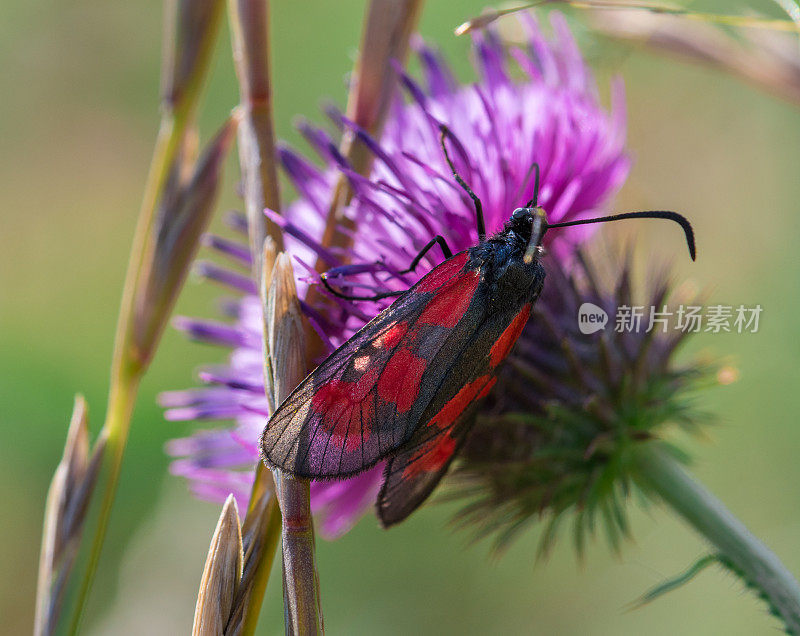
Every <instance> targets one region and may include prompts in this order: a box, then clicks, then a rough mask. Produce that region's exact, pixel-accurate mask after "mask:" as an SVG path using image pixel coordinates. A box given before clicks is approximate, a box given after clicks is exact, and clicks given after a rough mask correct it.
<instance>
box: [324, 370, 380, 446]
mask: <svg viewBox="0 0 800 636" xmlns="http://www.w3.org/2000/svg"><path fill="white" fill-rule="evenodd" d="M378 371H379V369H378V368H377V367H374V368H372V369H368V370H367V372H366V373H365V374H364V375H363V376H361V377H360V378H359V379H358V380H356V381H355V382H345V381H344V380H339V379H337V378H335V379H333V380H330V381H328V382H326V383H325V384H323V385H322V386H320V387H319V388H317V390H316V391H315V393H314V396H313V397H312V398H311V407H312V408H313V410H314V411H315V412H316V413H317V414H318V415H319V419H320V424H321V426H322V427H323V429H324V430H325V431H327V432H328V433H329V434H330V436H331V437H330V441H331V442H332V443H333V444H334V445H336V446H339V447H341V446H342V445H343V444H344V447H345V450H347V451H348V452H352V451H354V450H356V449H357V448H358V447H359V446H361V439H362V434H363V437H364V439H366V438H367V437H369V435H370V432H371V430H372V423H373V421H374V419H375V412H374V409H373V406H372V400H365V398H366V397H367V394H368V393H369V392H370V390H372V388H373V387H374V386H375V381H376V378H377V375H378ZM362 427H363V433H362Z"/></svg>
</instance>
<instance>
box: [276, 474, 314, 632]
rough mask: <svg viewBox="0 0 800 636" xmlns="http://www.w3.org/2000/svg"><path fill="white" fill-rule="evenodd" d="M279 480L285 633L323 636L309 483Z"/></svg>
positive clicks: (284, 477) (288, 479) (287, 478)
mask: <svg viewBox="0 0 800 636" xmlns="http://www.w3.org/2000/svg"><path fill="white" fill-rule="evenodd" d="M279 480H280V481H279V486H278V499H279V500H280V502H281V508H282V512H283V534H282V542H283V583H284V597H285V600H286V602H285V603H284V608H283V609H284V621H285V624H286V633H287V634H292V635H296V634H302V635H303V636H305V635H307V634H322V633H324V631H325V629H324V625H323V621H322V608H321V606H320V601H319V575H318V573H317V566H316V557H315V551H314V523H313V520H312V517H311V493H310V483H309V482H308V480H306V479H293V478H291V477H287V476H280V477H279Z"/></svg>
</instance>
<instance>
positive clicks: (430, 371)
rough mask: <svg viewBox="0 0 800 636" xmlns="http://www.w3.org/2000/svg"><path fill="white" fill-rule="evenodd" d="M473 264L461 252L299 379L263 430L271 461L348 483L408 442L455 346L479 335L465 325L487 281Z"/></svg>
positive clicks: (449, 363) (265, 453) (287, 468)
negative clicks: (481, 285) (477, 292)
mask: <svg viewBox="0 0 800 636" xmlns="http://www.w3.org/2000/svg"><path fill="white" fill-rule="evenodd" d="M468 258H469V254H468V252H460V253H459V254H456V255H455V256H453V257H452V258H451V259H449V260H447V261H445V262H444V263H442V264H441V265H439V266H438V267H436V268H434V269H433V270H431V271H430V272H429V273H428V274H427V275H426V276H424V277H423V278H422V279H420V281H419V282H418V283H417V284H416V285H415V286H414V287H412V288H411V289H410V290H409V291H408V292H407V293H406V294H404V295H403V296H401V297H400V298H399V299H398V300H397V301H395V303H393V304H392V305H391V306H390V307H388V308H387V309H386V310H384V311H383V312H382V313H380V314H379V315H378V316H377V317H376V318H375V319H373V320H372V321H371V322H369V323H368V324H367V325H365V326H364V327H363V328H362V329H361V330H360V331H359V332H358V333H356V334H355V335H354V336H353V337H352V338H350V340H348V341H347V342H345V343H344V344H343V345H342V346H341V347H339V349H337V350H336V351H335V352H334V353H333V354H331V355H330V356H329V357H328V358H327V359H326V360H325V361H324V362H323V363H322V364H321V365H320V366H319V367H318V368H317V369H316V370H315V371H314V372H312V373H311V374H310V375H309V376H308V377H306V378H305V379H304V380H303V381H302V382H301V383H300V385H299V386H298V387H297V388H296V389H295V390H294V391H293V392H292V393H291V394H290V395H289V397H288V398H287V399H286V400H285V401H284V402H283V403H282V404H281V405H280V406H279V407H278V409H277V410H276V411H275V413H274V414H273V415H272V417H271V418H270V421H269V423H268V424H267V427H266V428H265V430H264V433H263V434H262V437H261V453H262V457H263V458H264V460H265V461H266V462H267V463H268V464H270V465H271V466H274V467H277V468H280V469H282V470H285V471H287V472H289V473H291V474H294V475H296V476H299V477H305V478H312V479H313V478H342V477H347V476H349V475H354V474H356V473H359V472H361V471H363V470H366V469H367V468H369V467H371V466H373V465H374V464H375V463H377V462H378V461H380V460H381V459H383V458H385V457H387V456H388V455H390V454H391V453H393V452H394V451H395V450H397V449H398V448H399V447H401V446H402V445H403V444H405V443H406V442H408V441H409V439H410V438H411V436H412V434H413V433H414V431H415V430H416V428H417V427H418V426H419V422H420V421H421V419H422V416H423V414H424V411H425V408H426V407H427V405H428V403H429V402H430V401H431V399H432V398H433V396H434V394H435V391H436V388H437V387H438V378H437V377H436V376H437V375H438V374H440V373H441V372H442V371H441V370H442V369H447V368H449V367H450V366H452V359H453V358H454V357H456V355H457V353H456V352H457V351H458V350H459V349H460V348H459V347H456V346H455V345H454V343H455V341H456V340H458V339H459V338H462V337H463V336H462V335H461V334H468V333H470V332H472V331H473V330H474V329H473V327H472V326H470V325H469V324H462V323H465V320H466V318H467V316H468V314H469V313H470V312H468V309H469V307H470V303H471V301H472V299H473V296H474V294H475V290H476V289H477V286H478V284H479V281H480V268H470V267H469V266H468V265H467V261H468ZM462 319H463V320H462ZM456 327H458V328H456ZM448 346H449V347H450V348H451V349H452V351H451V352H448Z"/></svg>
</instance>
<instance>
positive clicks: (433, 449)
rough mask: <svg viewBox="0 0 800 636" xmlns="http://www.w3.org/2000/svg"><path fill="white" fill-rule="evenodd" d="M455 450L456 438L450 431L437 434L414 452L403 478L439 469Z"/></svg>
mask: <svg viewBox="0 0 800 636" xmlns="http://www.w3.org/2000/svg"><path fill="white" fill-rule="evenodd" d="M455 452H456V440H455V439H453V438H452V437H451V436H450V434H449V433H442V434H441V435H437V436H436V437H435V438H434V439H432V440H431V441H429V442H428V443H426V444H425V445H424V446H423V447H422V448H420V449H419V450H418V451H417V452H416V453H414V455H413V456H412V457H411V459H410V460H409V462H408V465H407V466H406V468H405V470H404V471H403V478H404V479H412V478H414V477H416V476H418V475H419V474H420V473H423V472H435V471H439V470H441V469H442V468H443V467H444V466H445V465H446V464H447V462H449V461H450V458H451V457H452V456H453V453H455Z"/></svg>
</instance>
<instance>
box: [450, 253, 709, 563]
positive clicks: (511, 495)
mask: <svg viewBox="0 0 800 636" xmlns="http://www.w3.org/2000/svg"><path fill="white" fill-rule="evenodd" d="M595 260H596V259H588V258H586V256H585V254H584V252H583V251H579V252H577V253H576V255H575V258H574V260H573V261H571V264H570V266H569V268H565V267H564V265H563V264H557V263H555V262H553V261H550V263H549V264H550V267H549V269H548V281H547V285H546V286H545V290H544V292H543V293H542V297H541V299H540V301H539V303H538V304H537V305H536V307H535V309H534V312H533V316H532V319H531V321H530V322H529V323H528V326H527V328H526V329H525V331H524V332H523V334H522V336H521V338H520V341H519V343H518V346H517V348H516V349H515V351H514V352H513V353H512V355H511V357H510V358H509V360H508V364H507V365H506V367H505V369H504V371H503V373H501V375H500V379H499V381H498V386H497V390H496V391H495V392H493V394H492V396H491V398H490V402H489V403H488V404H487V406H486V408H485V409H484V411H483V412H482V413H481V414H480V415H479V416H478V420H477V423H476V426H475V428H474V430H473V433H472V435H471V436H470V438H469V440H468V442H467V444H466V445H465V447H464V449H463V450H462V453H461V462H460V463H459V464H458V467H457V470H456V471H455V473H454V475H453V477H452V479H451V485H452V488H451V490H450V491H449V493H448V497H449V498H452V499H457V500H459V501H460V502H461V503H462V504H463V507H462V508H461V510H460V511H459V512H458V513H457V516H456V518H455V520H454V521H455V523H456V524H457V525H459V526H463V527H466V528H468V529H470V530H471V531H472V532H473V533H474V534H475V536H476V537H484V536H492V537H493V542H494V546H495V548H497V549H502V548H504V547H505V546H507V545H508V543H509V542H510V541H511V540H512V539H513V538H515V537H516V536H517V535H518V534H519V533H520V532H521V531H522V530H523V529H524V528H526V527H528V526H529V525H530V524H531V523H533V522H538V521H541V520H545V521H546V523H545V527H544V530H543V531H542V535H541V543H540V550H539V553H540V555H542V556H543V555H546V554H547V553H548V552H549V550H550V548H551V547H552V545H553V542H554V540H555V537H556V535H557V533H558V530H559V529H561V528H562V526H564V525H567V522H568V518H569V517H570V516H571V525H572V537H573V543H574V546H575V548H576V550H577V552H578V553H579V554H582V553H583V551H584V548H585V544H586V541H587V539H588V538H589V537H590V536H591V535H592V534H593V533H594V532H595V530H596V528H598V527H599V526H601V525H602V526H604V529H605V533H606V536H607V539H608V540H609V543H610V545H611V546H612V548H613V549H614V550H618V549H619V545H620V540H621V539H622V538H623V537H625V536H627V535H628V534H629V529H628V521H627V512H626V506H627V503H628V499H629V496H630V494H631V491H632V490H633V489H634V488H636V484H635V474H634V469H633V465H632V462H631V455H630V454H631V452H633V451H634V450H635V448H636V445H637V444H640V443H643V442H648V441H653V440H662V439H664V438H665V437H666V436H667V432H668V429H669V427H671V426H677V427H680V428H682V429H684V430H685V431H687V432H689V433H694V432H696V431H697V430H698V427H699V426H701V425H702V424H704V423H706V422H707V421H709V419H710V417H709V416H708V415H707V414H706V413H704V412H702V411H701V410H700V409H699V408H698V407H697V405H696V401H695V396H696V390H697V389H699V388H701V387H703V386H707V385H709V384H712V383H713V382H714V374H713V370H714V367H713V365H711V364H700V363H696V362H691V361H690V362H687V363H685V364H681V363H678V362H677V361H676V357H675V352H676V350H677V349H678V347H679V346H680V345H681V344H682V343H683V342H684V341H685V339H686V338H687V336H688V335H689V334H688V333H687V332H685V331H682V330H674V329H673V330H670V331H668V332H666V333H664V332H662V331H661V330H660V329H654V330H649V331H648V330H646V329H645V328H642V329H641V330H630V331H629V330H617V329H616V328H615V325H614V324H613V322H612V323H610V324H608V325H606V327H605V329H602V330H598V331H596V332H595V333H593V334H584V333H582V332H581V330H580V328H579V322H578V316H579V309H580V307H581V305H582V304H583V303H592V304H594V305H595V306H597V307H599V308H600V309H602V310H604V311H605V312H606V313H607V314H608V315H609V316H614V315H615V314H616V312H617V309H618V308H619V307H623V306H626V305H627V306H631V305H633V304H641V305H644V306H653V307H659V308H660V307H662V306H663V305H664V304H666V303H668V301H669V282H668V280H667V278H666V274H665V273H664V272H663V271H662V272H661V273H653V274H652V275H651V276H650V282H649V284H648V288H647V290H646V293H645V294H643V296H644V298H641V302H640V303H637V302H635V301H636V298H635V297H634V296H635V294H634V292H633V291H632V284H631V278H632V271H631V264H630V263H631V260H630V259H627V260H626V261H625V262H624V263H622V264H621V267H618V266H617V267H615V268H614V269H615V270H618V273H617V274H616V275H614V277H613V278H610V277H608V276H607V275H605V274H601V273H600V272H599V271H598V267H597V266H596V265H595V264H593V263H594V261H595ZM603 269H608V268H600V270H601V271H603ZM602 281H606V282H607V284H603V283H602ZM671 448H673V450H674V451H675V452H676V453H680V451H679V450H678V449H677V448H676V447H671Z"/></svg>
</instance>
